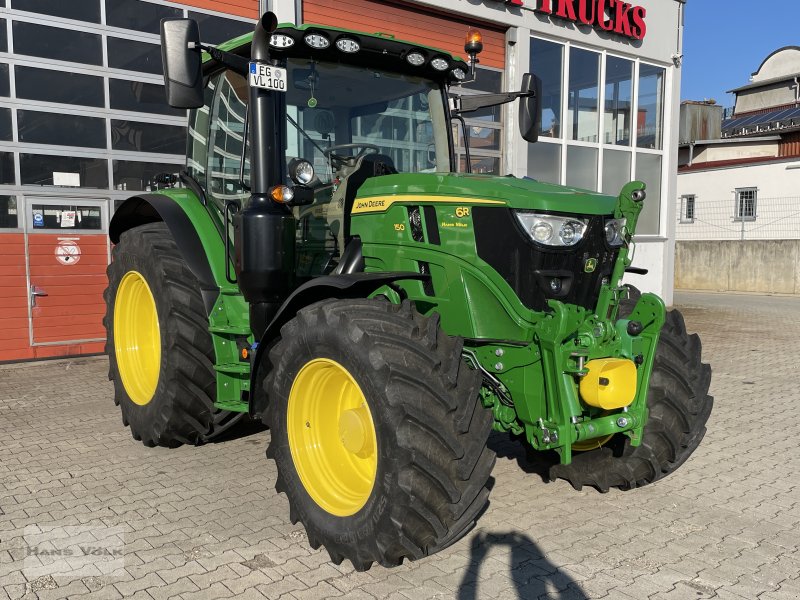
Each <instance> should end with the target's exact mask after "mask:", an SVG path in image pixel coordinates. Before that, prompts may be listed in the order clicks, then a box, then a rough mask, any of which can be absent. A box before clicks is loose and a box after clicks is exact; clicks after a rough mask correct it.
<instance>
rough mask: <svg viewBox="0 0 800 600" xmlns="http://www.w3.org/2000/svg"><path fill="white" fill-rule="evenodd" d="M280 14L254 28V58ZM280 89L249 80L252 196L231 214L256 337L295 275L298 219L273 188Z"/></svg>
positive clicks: (260, 58)
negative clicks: (296, 219) (278, 200)
mask: <svg viewBox="0 0 800 600" xmlns="http://www.w3.org/2000/svg"><path fill="white" fill-rule="evenodd" d="M277 26H278V18H277V17H276V16H275V14H274V13H271V12H267V13H264V15H263V16H262V17H261V19H259V21H258V23H257V24H256V28H255V31H254V32H253V42H252V46H251V50H250V55H251V57H252V58H251V60H252V61H253V62H260V63H268V62H269V61H270V55H269V39H270V36H271V35H272V32H273V31H275V29H276V28H277ZM278 94H279V93H278V92H272V91H269V90H265V89H261V88H258V87H255V86H250V91H249V106H248V119H249V127H248V129H249V142H250V190H251V193H250V198H249V199H248V200H247V202H246V203H245V206H244V208H243V210H241V211H239V213H237V214H236V216H235V217H234V219H233V223H234V245H235V249H236V260H235V268H236V277H237V280H238V283H239V289H240V290H241V292H242V295H243V296H244V298H245V300H247V302H248V303H249V304H250V328H251V329H252V331H253V334H254V336H255V338H256V340H257V341H260V339H261V336H262V335H263V333H264V331H265V330H266V328H267V325H269V322H270V321H271V320H272V317H273V316H274V315H275V313H276V312H277V311H278V308H280V305H281V303H282V302H283V300H284V299H285V298H286V296H287V295H288V293H289V291H290V290H291V288H292V285H293V281H294V244H295V219H294V216H293V215H292V212H291V211H290V210H289V209H288V208H287V207H286V206H285V205H284V204H279V203H277V202H275V201H274V200H273V199H272V197H271V196H270V189H271V188H272V187H273V186H275V185H280V184H282V183H283V181H284V177H285V172H284V171H285V170H286V169H285V165H284V164H283V163H284V160H283V154H284V149H285V148H286V143H285V130H284V127H285V124H286V115H285V113H286V104H285V102H283V98H281V97H279V95H278Z"/></svg>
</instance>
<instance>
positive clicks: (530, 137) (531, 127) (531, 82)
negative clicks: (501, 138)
mask: <svg viewBox="0 0 800 600" xmlns="http://www.w3.org/2000/svg"><path fill="white" fill-rule="evenodd" d="M522 91H523V92H527V93H530V92H533V95H531V96H527V97H524V98H520V103H519V131H520V133H521V134H522V139H524V140H525V141H526V142H529V143H531V144H534V143H536V142H537V141H539V132H540V131H541V130H542V104H541V97H542V80H541V79H539V78H538V77H537V76H536V75H532V74H531V73H525V75H523V76H522Z"/></svg>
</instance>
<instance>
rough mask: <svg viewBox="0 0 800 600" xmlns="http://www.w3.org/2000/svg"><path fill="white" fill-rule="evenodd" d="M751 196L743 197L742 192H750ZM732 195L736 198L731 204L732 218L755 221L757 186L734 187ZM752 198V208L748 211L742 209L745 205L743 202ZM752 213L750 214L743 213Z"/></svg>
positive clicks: (756, 213) (739, 220) (756, 214)
mask: <svg viewBox="0 0 800 600" xmlns="http://www.w3.org/2000/svg"><path fill="white" fill-rule="evenodd" d="M751 193H752V198H743V197H742V196H743V195H744V194H751ZM734 195H735V198H736V203H735V204H734V206H733V220H734V221H736V222H741V221H744V222H748V221H755V220H756V218H757V217H758V212H757V209H758V188H755V187H745V188H736V189H735V190H734ZM751 200H752V203H753V205H752V208H751V210H749V211H745V210H743V208H744V207H745V206H746V205H745V204H744V203H746V202H748V201H751ZM745 212H747V213H752V214H745Z"/></svg>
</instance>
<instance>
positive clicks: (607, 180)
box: [602, 150, 631, 196]
mask: <svg viewBox="0 0 800 600" xmlns="http://www.w3.org/2000/svg"><path fill="white" fill-rule="evenodd" d="M630 180H631V153H630V152H622V151H620V150H605V151H603V188H602V192H603V193H604V194H611V195H612V196H616V195H618V194H619V193H620V191H621V190H622V187H623V186H624V185H625V184H626V183H628V182H629V181H630Z"/></svg>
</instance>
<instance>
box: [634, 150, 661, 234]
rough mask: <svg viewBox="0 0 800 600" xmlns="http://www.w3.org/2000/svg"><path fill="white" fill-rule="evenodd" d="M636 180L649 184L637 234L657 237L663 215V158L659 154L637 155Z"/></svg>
mask: <svg viewBox="0 0 800 600" xmlns="http://www.w3.org/2000/svg"><path fill="white" fill-rule="evenodd" d="M636 179H637V180H639V181H644V182H645V183H646V184H647V198H646V199H645V201H644V208H643V209H642V214H641V215H639V224H638V225H637V226H636V233H648V234H653V235H656V234H658V232H659V221H660V215H661V156H660V155H658V154H641V153H640V154H637V155H636Z"/></svg>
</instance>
